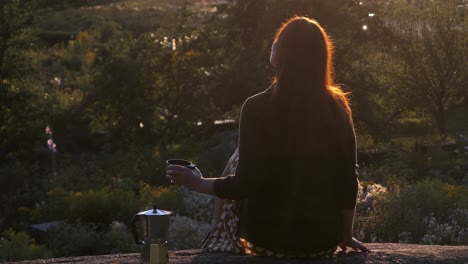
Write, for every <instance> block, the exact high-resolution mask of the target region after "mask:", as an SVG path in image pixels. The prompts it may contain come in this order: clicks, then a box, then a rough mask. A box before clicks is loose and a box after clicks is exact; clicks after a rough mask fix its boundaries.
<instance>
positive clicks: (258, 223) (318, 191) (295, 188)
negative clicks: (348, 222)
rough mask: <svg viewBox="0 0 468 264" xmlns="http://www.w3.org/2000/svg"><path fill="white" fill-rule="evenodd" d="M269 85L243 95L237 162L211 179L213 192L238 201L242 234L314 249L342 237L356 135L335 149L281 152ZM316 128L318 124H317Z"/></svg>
mask: <svg viewBox="0 0 468 264" xmlns="http://www.w3.org/2000/svg"><path fill="white" fill-rule="evenodd" d="M271 97H272V89H271V88H270V89H268V90H266V91H264V92H262V93H259V94H257V95H255V96H252V97H250V98H249V99H247V100H246V101H245V103H244V105H243V107H242V113H241V119H240V132H239V163H238V167H237V170H236V173H235V175H230V176H227V177H224V178H219V179H217V180H216V181H215V182H214V192H215V194H216V195H217V196H218V197H221V198H228V199H233V200H241V201H242V204H243V208H242V214H241V217H240V232H241V234H240V235H241V237H243V238H245V239H247V240H248V241H250V242H252V243H253V244H255V245H257V246H260V247H264V248H268V249H273V250H278V249H283V250H289V251H297V252H298V253H302V252H314V251H319V250H324V249H331V248H333V247H335V246H337V245H338V244H339V243H340V242H341V241H342V229H341V227H342V224H341V217H340V211H341V210H342V209H353V208H354V206H355V204H356V194H357V186H358V181H357V173H356V140H355V135H354V129H353V127H352V125H351V123H350V124H349V127H346V128H344V129H343V133H346V138H347V140H346V143H345V144H344V146H342V147H341V148H339V150H338V151H337V150H336V149H335V150H334V151H331V154H330V153H317V151H316V150H315V151H314V149H311V150H310V152H307V153H305V154H300V155H295V156H294V155H285V154H284V153H282V152H281V151H278V148H276V145H277V144H276V143H275V141H277V140H281V134H279V132H278V131H277V126H276V125H275V119H274V117H273V115H272V113H273V112H274V111H273V104H272V100H271ZM317 129H319V128H317Z"/></svg>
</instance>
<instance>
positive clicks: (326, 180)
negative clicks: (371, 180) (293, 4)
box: [167, 17, 369, 258]
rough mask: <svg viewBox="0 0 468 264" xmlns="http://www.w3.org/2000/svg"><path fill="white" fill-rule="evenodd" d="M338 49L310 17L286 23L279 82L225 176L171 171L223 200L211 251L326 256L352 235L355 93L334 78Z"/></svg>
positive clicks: (251, 117)
mask: <svg viewBox="0 0 468 264" xmlns="http://www.w3.org/2000/svg"><path fill="white" fill-rule="evenodd" d="M332 51H333V47H332V43H331V41H330V39H329V37H328V35H327V33H326V32H325V30H324V29H323V28H322V27H321V26H320V25H319V24H318V23H317V22H316V21H315V20H311V19H309V18H306V17H294V18H292V19H290V20H289V21H287V22H286V23H285V24H283V25H282V26H281V27H280V28H279V30H278V32H277V34H276V36H275V39H274V42H273V45H272V50H271V57H270V62H271V64H272V65H273V66H274V68H275V70H276V76H275V79H274V82H273V84H272V85H271V86H270V87H269V88H268V89H267V90H265V91H264V92H262V93H259V94H257V95H255V96H252V97H250V98H248V99H247V100H246V101H245V103H244V105H243V107H242V112H241V119H240V132H239V148H238V150H236V152H235V153H234V154H233V156H232V157H231V159H230V161H229V162H228V165H227V168H226V170H225V172H224V175H222V176H223V177H221V178H217V179H214V178H203V177H202V174H201V172H200V171H199V170H198V169H195V170H189V169H186V168H183V167H181V166H176V165H173V166H169V167H168V170H167V176H168V177H169V178H170V179H171V181H172V182H173V183H175V184H180V185H183V186H186V187H188V188H189V189H192V190H194V191H197V192H202V193H207V194H213V195H216V196H217V197H219V198H222V199H216V205H215V207H216V208H215V211H218V213H215V219H214V222H213V226H212V230H211V232H210V234H209V235H208V237H207V240H206V241H205V243H204V250H205V251H208V252H232V253H238V254H249V255H262V256H276V257H313V258H325V257H329V256H331V255H333V253H334V251H335V250H336V248H337V246H339V247H341V248H342V249H343V250H345V249H346V247H351V248H353V249H355V250H360V251H365V252H367V251H369V250H368V249H367V248H366V247H365V246H364V245H363V244H362V243H361V242H359V241H357V240H356V239H355V238H353V237H352V231H353V230H352V229H353V228H352V227H353V218H354V207H355V205H356V194H357V186H358V180H357V173H356V140H355V134H354V128H353V121H352V118H351V110H350V107H349V105H348V99H347V95H346V94H345V93H344V92H342V90H341V89H340V88H339V87H337V86H336V85H335V84H334V83H333V80H332Z"/></svg>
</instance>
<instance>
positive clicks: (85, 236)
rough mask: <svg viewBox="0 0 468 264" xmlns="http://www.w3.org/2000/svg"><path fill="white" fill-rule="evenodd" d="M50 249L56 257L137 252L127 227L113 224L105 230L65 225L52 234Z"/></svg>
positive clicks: (86, 226)
mask: <svg viewBox="0 0 468 264" xmlns="http://www.w3.org/2000/svg"><path fill="white" fill-rule="evenodd" d="M48 244H49V247H50V250H51V251H52V252H53V254H54V256H82V255H97V254H112V253H124V252H135V251H136V246H135V244H134V241H133V239H132V236H131V234H130V232H129V231H128V229H127V227H126V226H125V225H124V224H122V223H120V222H112V223H111V224H110V225H109V226H107V227H106V228H105V229H104V230H102V229H99V228H98V227H97V226H96V225H95V224H93V223H81V222H76V223H74V224H68V223H65V224H63V225H61V226H60V227H58V228H57V229H54V230H53V231H52V232H51V234H50V239H49V242H48Z"/></svg>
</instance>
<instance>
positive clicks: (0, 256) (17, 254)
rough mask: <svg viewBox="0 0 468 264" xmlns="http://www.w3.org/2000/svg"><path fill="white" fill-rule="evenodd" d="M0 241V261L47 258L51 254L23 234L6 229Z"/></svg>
mask: <svg viewBox="0 0 468 264" xmlns="http://www.w3.org/2000/svg"><path fill="white" fill-rule="evenodd" d="M3 235H4V236H5V237H1V239H0V261H1V262H3V261H18V260H25V259H40V258H49V257H50V256H51V255H52V254H51V252H50V251H49V250H47V248H45V247H44V246H39V245H36V242H35V241H34V239H32V238H31V237H30V236H29V235H28V234H26V233H24V232H18V233H16V232H15V231H13V230H12V229H8V230H7V231H5V233H4V234H3Z"/></svg>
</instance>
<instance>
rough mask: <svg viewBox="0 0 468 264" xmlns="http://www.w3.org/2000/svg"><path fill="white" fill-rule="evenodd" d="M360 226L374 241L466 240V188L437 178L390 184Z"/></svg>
mask: <svg viewBox="0 0 468 264" xmlns="http://www.w3.org/2000/svg"><path fill="white" fill-rule="evenodd" d="M379 200H380V201H378V202H377V203H376V204H375V205H374V206H373V207H372V210H371V211H370V212H369V213H368V214H366V215H365V216H366V217H367V218H365V219H366V220H367V221H365V222H363V227H361V228H360V230H361V232H362V233H363V234H364V236H365V237H366V238H367V239H369V240H372V241H377V242H383V241H385V242H405V243H429V244H434V243H440V244H457V245H463V244H466V243H467V238H468V236H467V235H466V233H467V231H468V230H467V229H468V226H467V223H466V221H465V219H466V211H467V209H468V189H467V188H466V187H464V186H455V185H450V184H446V183H443V182H441V181H439V180H424V181H420V182H417V183H415V184H413V185H407V186H404V187H401V188H393V190H392V191H390V192H387V193H385V194H384V195H381V196H380V199H379Z"/></svg>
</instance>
